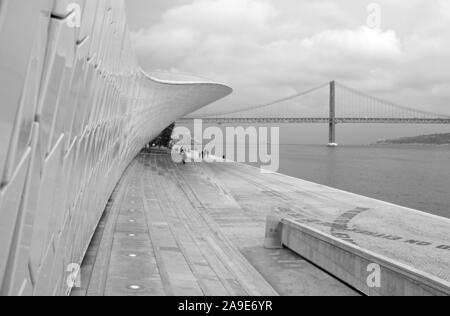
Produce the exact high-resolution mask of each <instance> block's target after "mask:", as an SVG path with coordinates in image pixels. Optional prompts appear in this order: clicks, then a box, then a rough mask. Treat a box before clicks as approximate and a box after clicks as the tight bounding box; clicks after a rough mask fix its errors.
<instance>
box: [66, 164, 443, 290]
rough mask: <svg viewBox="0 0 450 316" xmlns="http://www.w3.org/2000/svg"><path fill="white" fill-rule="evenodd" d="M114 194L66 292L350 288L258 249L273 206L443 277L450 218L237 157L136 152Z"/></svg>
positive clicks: (296, 260)
mask: <svg viewBox="0 0 450 316" xmlns="http://www.w3.org/2000/svg"><path fill="white" fill-rule="evenodd" d="M112 202H113V203H112V207H110V208H109V209H108V212H107V213H106V214H107V215H108V216H105V219H104V221H103V222H104V224H103V225H100V229H99V233H98V236H97V237H96V239H94V242H93V247H91V249H90V251H89V252H88V256H87V257H86V261H85V267H84V269H83V280H82V285H84V286H85V288H84V289H83V288H82V289H79V290H78V291H75V292H74V294H78V295H83V294H89V295H103V294H106V295H126V294H131V295H139V294H142V295H171V294H180V295H185V294H186V295H272V294H275V293H278V294H281V295H308V294H310V295H333V294H337V295H354V294H356V293H355V292H354V291H353V290H351V289H349V288H348V287H346V286H344V285H343V284H341V283H339V282H338V281H336V280H335V279H333V278H332V277H330V276H329V275H327V274H325V273H324V272H322V271H321V270H319V269H317V268H315V267H314V266H312V265H311V264H309V263H308V262H306V261H304V260H302V259H301V258H300V257H298V256H296V255H295V254H293V253H291V252H289V251H288V250H285V249H284V250H265V249H263V248H262V244H263V241H264V228H265V219H266V216H267V215H268V214H272V213H273V212H277V213H279V214H282V215H283V216H286V217H289V218H292V219H294V220H295V221H298V222H300V223H302V224H306V225H308V226H310V227H311V228H313V229H316V230H319V231H322V232H324V233H326V234H330V235H331V236H334V237H336V238H340V239H344V240H345V241H346V242H350V243H352V244H356V245H358V246H359V247H361V248H363V249H366V250H368V251H372V252H374V253H376V254H378V255H381V256H384V257H386V258H389V259H390V260H393V261H394V262H398V263H400V264H403V265H406V266H409V267H412V268H414V269H417V270H419V271H422V272H423V273H425V274H427V275H430V276H431V277H435V278H437V279H440V280H442V281H443V282H447V284H449V283H448V282H450V271H449V269H448V265H449V263H450V235H449V233H448V232H449V231H450V220H448V219H444V218H439V217H435V216H431V215H428V214H424V213H421V212H417V211H414V210H410V209H406V208H403V207H400V206H396V205H392V204H389V203H385V202H381V201H376V200H373V199H369V198H366V197H362V196H358V195H354V194H350V193H346V192H342V191H339V190H335V189H330V188H328V187H324V186H321V185H317V184H313V183H310V182H306V181H302V180H298V179H294V178H290V177H287V176H283V175H279V174H261V173H260V172H259V170H258V169H255V168H252V167H248V166H244V165H239V164H232V163H216V164H207V163H204V164H187V165H174V164H173V163H172V162H171V161H170V158H169V157H167V156H156V155H151V156H149V155H147V156H145V155H141V156H140V157H139V158H138V159H137V160H136V161H135V162H134V163H133V165H132V166H131V167H130V168H129V169H128V171H127V174H126V176H125V177H124V178H123V180H122V183H121V184H120V185H119V187H118V189H117V191H116V193H115V195H114V197H113V200H112ZM133 211H134V212H133ZM130 220H132V221H131V222H130ZM103 227H104V229H103V232H102V228H103ZM129 234H136V236H135V237H130V236H129ZM129 254H136V255H137V257H136V258H130V257H127V255H129ZM92 267H93V269H90V268H92ZM134 284H136V285H139V286H141V289H140V290H132V289H129V288H128V287H129V286H130V285H134Z"/></svg>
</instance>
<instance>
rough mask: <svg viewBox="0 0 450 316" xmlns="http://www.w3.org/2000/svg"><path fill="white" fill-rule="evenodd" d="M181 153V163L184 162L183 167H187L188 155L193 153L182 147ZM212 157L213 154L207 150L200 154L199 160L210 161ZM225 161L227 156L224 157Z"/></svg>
mask: <svg viewBox="0 0 450 316" xmlns="http://www.w3.org/2000/svg"><path fill="white" fill-rule="evenodd" d="M179 153H180V155H181V161H182V163H183V165H185V164H186V162H187V160H188V154H190V153H191V150H190V149H185V148H184V147H181V148H180V151H179ZM210 157H211V153H210V152H209V151H207V150H203V151H202V152H199V153H198V158H199V159H200V160H205V159H209V158H210ZM223 159H224V160H225V159H226V157H225V155H224V156H223Z"/></svg>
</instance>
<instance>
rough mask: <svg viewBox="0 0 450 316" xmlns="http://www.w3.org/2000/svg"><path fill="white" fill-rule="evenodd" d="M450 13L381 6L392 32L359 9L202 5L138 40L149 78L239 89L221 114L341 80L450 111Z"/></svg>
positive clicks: (421, 1) (438, 1)
mask: <svg viewBox="0 0 450 316" xmlns="http://www.w3.org/2000/svg"><path fill="white" fill-rule="evenodd" d="M393 2H395V4H393ZM430 3H431V4H430ZM449 3H450V2H449V1H447V0H434V1H429V0H409V1H406V0H398V1H387V0H380V4H381V5H382V8H383V19H382V21H383V27H384V29H383V30H374V29H370V28H368V27H366V26H364V23H365V21H366V14H367V12H366V10H365V9H366V5H367V4H366V3H364V2H361V1H356V0H351V1H348V2H346V3H345V4H343V3H341V2H340V3H337V2H336V1H330V0H315V1H310V0H283V1H269V0H192V1H191V2H190V3H188V4H184V5H180V6H177V7H174V8H171V9H169V10H168V11H167V12H166V13H165V14H164V15H163V16H162V18H161V20H160V22H159V23H157V24H156V25H151V26H149V27H147V28H143V29H141V30H139V31H137V32H134V33H133V39H134V42H135V45H136V48H137V51H138V55H139V56H140V60H141V63H142V65H143V67H144V69H146V70H155V69H175V70H178V71H180V72H185V73H197V74H199V75H201V76H204V77H208V78H213V79H215V80H218V81H224V82H227V83H230V84H232V85H233V87H234V88H235V93H234V95H233V96H232V97H230V98H228V99H226V100H224V101H222V102H221V103H219V104H218V105H217V106H218V107H221V108H223V107H227V108H234V107H239V106H247V105H252V104H255V103H256V104H257V103H261V102H266V101H270V100H272V99H275V98H277V97H282V96H285V95H287V94H289V93H293V92H295V91H298V90H302V89H304V88H308V87H310V86H314V85H316V84H319V83H322V82H326V81H329V80H333V79H337V80H343V81H345V82H347V83H349V84H350V85H355V86H356V87H357V88H362V89H365V90H368V91H369V92H370V91H373V92H376V93H380V94H382V96H385V97H388V98H394V100H396V101H399V102H401V103H404V104H408V103H410V102H411V103H413V105H415V103H414V102H416V101H417V100H418V96H420V98H419V99H420V100H422V99H425V100H426V98H427V97H429V99H430V100H432V101H433V102H436V109H441V110H446V109H445V108H444V104H448V99H447V100H445V98H446V97H450V92H449V89H448V84H449V82H450V61H449V59H450V57H449V56H450V5H449ZM444 87H447V89H445V88H444ZM437 91H439V92H443V94H442V95H441V97H436V95H437ZM447 112H450V111H449V110H447Z"/></svg>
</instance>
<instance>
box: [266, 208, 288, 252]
mask: <svg viewBox="0 0 450 316" xmlns="http://www.w3.org/2000/svg"><path fill="white" fill-rule="evenodd" d="M282 230H283V225H282V223H281V218H280V217H278V216H275V215H269V216H267V221H266V239H265V240H264V248H266V249H282V248H283V242H282Z"/></svg>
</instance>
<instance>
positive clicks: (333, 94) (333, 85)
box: [328, 81, 337, 147]
mask: <svg viewBox="0 0 450 316" xmlns="http://www.w3.org/2000/svg"><path fill="white" fill-rule="evenodd" d="M329 124H330V128H329V139H328V146H329V147H336V146H337V144H336V81H331V82H330V123H329Z"/></svg>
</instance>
